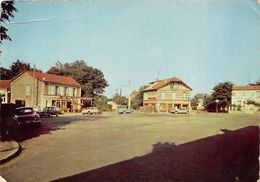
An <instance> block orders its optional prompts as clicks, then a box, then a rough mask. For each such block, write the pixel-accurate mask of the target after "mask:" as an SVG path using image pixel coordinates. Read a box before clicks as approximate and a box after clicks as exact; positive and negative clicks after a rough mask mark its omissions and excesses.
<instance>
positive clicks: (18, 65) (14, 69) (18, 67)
mask: <svg viewBox="0 0 260 182" xmlns="http://www.w3.org/2000/svg"><path fill="white" fill-rule="evenodd" d="M29 70H31V71H32V70H33V68H31V65H30V64H29V63H25V62H23V61H20V60H19V59H17V60H16V62H13V63H12V65H11V66H10V67H9V69H6V68H3V67H0V75H1V80H10V79H12V78H13V77H15V76H16V75H18V74H20V73H22V72H24V71H29ZM35 71H40V72H41V70H39V69H35Z"/></svg>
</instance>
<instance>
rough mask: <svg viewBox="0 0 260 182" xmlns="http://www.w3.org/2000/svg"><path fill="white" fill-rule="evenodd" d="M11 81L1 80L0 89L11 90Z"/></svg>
mask: <svg viewBox="0 0 260 182" xmlns="http://www.w3.org/2000/svg"><path fill="white" fill-rule="evenodd" d="M10 84H11V80H0V88H9V87H10Z"/></svg>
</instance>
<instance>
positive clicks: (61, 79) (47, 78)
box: [27, 71, 80, 87]
mask: <svg viewBox="0 0 260 182" xmlns="http://www.w3.org/2000/svg"><path fill="white" fill-rule="evenodd" d="M27 73H29V74H30V75H32V76H33V75H34V77H36V78H37V79H38V80H41V81H44V82H49V83H57V84H61V85H68V86H76V87H80V84H79V83H78V82H77V81H76V80H74V79H73V78H71V77H67V76H59V75H54V74H49V73H41V72H37V71H36V72H34V73H33V71H27Z"/></svg>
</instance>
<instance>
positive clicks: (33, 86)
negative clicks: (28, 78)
mask: <svg viewBox="0 0 260 182" xmlns="http://www.w3.org/2000/svg"><path fill="white" fill-rule="evenodd" d="M31 91H32V105H33V106H34V99H35V98H34V91H35V64H34V65H33V85H32V89H31Z"/></svg>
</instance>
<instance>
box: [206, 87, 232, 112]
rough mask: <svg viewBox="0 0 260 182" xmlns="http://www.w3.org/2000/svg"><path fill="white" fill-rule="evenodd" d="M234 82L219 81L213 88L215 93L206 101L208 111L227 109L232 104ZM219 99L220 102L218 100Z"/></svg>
mask: <svg viewBox="0 0 260 182" xmlns="http://www.w3.org/2000/svg"><path fill="white" fill-rule="evenodd" d="M233 85H234V84H233V83H231V82H224V83H219V84H217V85H216V86H214V88H213V93H212V94H211V97H209V98H208V99H207V101H206V104H207V106H206V108H207V110H208V111H213V110H214V109H215V110H218V111H225V110H226V109H227V107H229V106H230V105H231V96H232V87H233ZM217 100H218V101H219V102H218V103H217V102H216V101H217Z"/></svg>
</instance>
